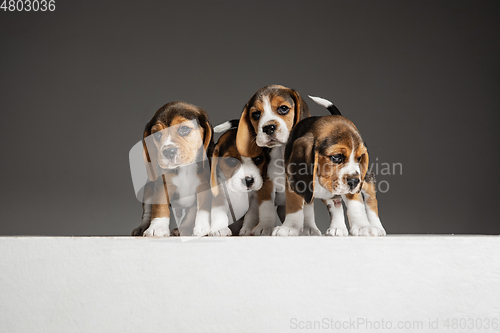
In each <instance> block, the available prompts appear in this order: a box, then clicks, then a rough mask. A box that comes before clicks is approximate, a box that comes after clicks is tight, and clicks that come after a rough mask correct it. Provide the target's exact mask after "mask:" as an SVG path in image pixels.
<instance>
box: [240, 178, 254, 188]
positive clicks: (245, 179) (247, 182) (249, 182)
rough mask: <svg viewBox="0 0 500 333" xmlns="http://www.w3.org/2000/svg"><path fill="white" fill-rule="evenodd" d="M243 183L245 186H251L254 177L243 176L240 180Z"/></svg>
mask: <svg viewBox="0 0 500 333" xmlns="http://www.w3.org/2000/svg"><path fill="white" fill-rule="evenodd" d="M241 182H242V183H243V185H245V186H246V187H247V188H250V187H252V185H253V184H254V183H255V179H254V178H253V177H245V178H243V179H242V180H241Z"/></svg>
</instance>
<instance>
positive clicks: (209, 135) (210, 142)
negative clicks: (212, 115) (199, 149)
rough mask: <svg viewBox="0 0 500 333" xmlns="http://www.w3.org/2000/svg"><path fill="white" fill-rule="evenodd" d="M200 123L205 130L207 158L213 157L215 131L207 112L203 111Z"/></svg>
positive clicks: (204, 145)
mask: <svg viewBox="0 0 500 333" xmlns="http://www.w3.org/2000/svg"><path fill="white" fill-rule="evenodd" d="M198 123H199V124H200V126H201V127H202V128H203V133H204V134H203V149H204V150H205V152H206V156H212V151H213V150H214V129H213V127H212V124H211V123H210V119H208V115H207V113H206V112H205V111H203V110H201V111H200V113H199V115H198Z"/></svg>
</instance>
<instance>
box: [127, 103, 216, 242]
mask: <svg viewBox="0 0 500 333" xmlns="http://www.w3.org/2000/svg"><path fill="white" fill-rule="evenodd" d="M142 143H143V148H144V150H143V156H144V163H145V164H146V170H147V173H148V178H149V182H148V183H147V184H146V185H145V188H144V198H145V199H144V203H143V214H142V223H141V224H140V225H139V227H137V228H136V229H134V230H133V231H132V235H133V236H140V235H143V236H158V237H165V236H169V235H170V229H169V225H170V209H169V206H171V207H172V210H173V212H174V214H175V216H176V219H177V221H176V222H177V225H178V226H179V232H180V234H181V235H195V236H203V235H206V234H208V232H209V231H210V210H211V192H210V161H209V159H208V156H210V155H211V152H212V150H213V129H212V125H211V124H210V121H209V119H208V115H207V113H206V112H205V111H204V110H203V109H202V108H200V107H198V106H194V105H191V104H188V103H184V102H170V103H168V104H165V105H164V106H162V107H161V108H160V109H159V110H158V111H157V112H156V113H155V115H154V116H153V118H152V119H151V121H150V122H149V123H147V125H146V128H145V129H144V133H143V139H142ZM193 225H194V229H193Z"/></svg>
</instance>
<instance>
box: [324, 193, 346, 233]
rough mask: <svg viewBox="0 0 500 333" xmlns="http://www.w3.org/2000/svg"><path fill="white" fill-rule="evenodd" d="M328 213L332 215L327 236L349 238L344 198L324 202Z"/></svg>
mask: <svg viewBox="0 0 500 333" xmlns="http://www.w3.org/2000/svg"><path fill="white" fill-rule="evenodd" d="M323 202H324V203H325V205H326V207H327V208H328V213H329V214H330V227H329V228H328V229H327V230H326V233H325V235H326V236H347V235H349V231H347V228H346V226H345V219H344V208H343V207H342V198H340V197H338V198H335V199H327V200H323Z"/></svg>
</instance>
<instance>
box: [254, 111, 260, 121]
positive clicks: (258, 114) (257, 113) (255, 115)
mask: <svg viewBox="0 0 500 333" xmlns="http://www.w3.org/2000/svg"><path fill="white" fill-rule="evenodd" d="M252 119H253V120H259V119H260V111H255V112H253V113H252Z"/></svg>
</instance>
